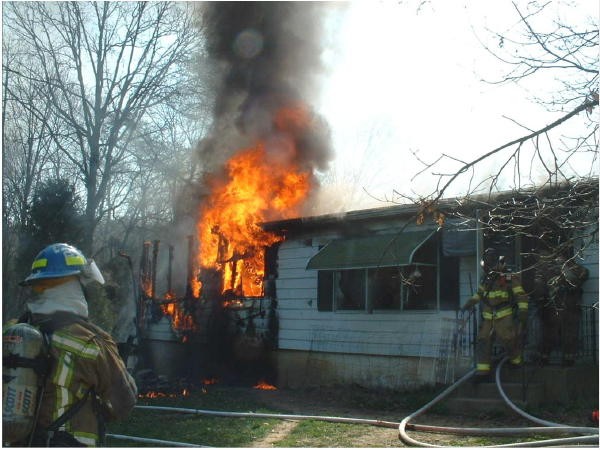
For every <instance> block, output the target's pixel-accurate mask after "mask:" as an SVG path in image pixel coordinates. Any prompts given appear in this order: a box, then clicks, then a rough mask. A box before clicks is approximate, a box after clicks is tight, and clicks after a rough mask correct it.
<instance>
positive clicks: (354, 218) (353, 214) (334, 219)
mask: <svg viewBox="0 0 600 450" xmlns="http://www.w3.org/2000/svg"><path fill="white" fill-rule="evenodd" d="M578 187H582V188H584V189H586V188H588V189H589V188H592V189H595V190H596V192H597V190H598V178H596V177H590V178H581V179H577V180H575V181H567V182H564V183H558V184H547V185H544V186H542V187H537V188H536V187H531V188H523V189H520V190H517V189H513V190H507V191H500V192H493V193H490V192H488V193H483V194H476V195H468V196H464V197H451V198H444V199H440V200H439V201H438V202H437V206H436V207H437V209H438V210H440V211H441V212H444V213H448V212H450V211H459V210H460V211H463V212H465V211H474V210H476V209H478V208H487V207H493V206H495V205H497V204H498V203H500V202H503V201H507V200H510V199H511V198H514V197H527V196H537V197H552V196H553V195H555V194H557V193H559V192H561V191H565V190H569V189H573V188H578ZM429 204H430V201H428V200H427V199H424V200H421V202H420V203H406V204H392V205H390V206H382V207H379V208H369V209H359V210H352V211H346V212H341V213H330V214H323V215H318V216H305V217H296V218H291V219H281V220H273V221H268V222H263V223H261V224H260V226H261V227H262V228H263V229H264V230H266V231H274V232H282V233H287V232H290V231H300V230H308V229H311V228H320V227H325V226H328V225H335V224H339V223H342V222H361V221H368V220H372V219H380V218H393V217H409V216H410V215H413V214H418V213H419V212H420V211H422V210H423V209H424V208H425V207H427V206H428V205H429Z"/></svg>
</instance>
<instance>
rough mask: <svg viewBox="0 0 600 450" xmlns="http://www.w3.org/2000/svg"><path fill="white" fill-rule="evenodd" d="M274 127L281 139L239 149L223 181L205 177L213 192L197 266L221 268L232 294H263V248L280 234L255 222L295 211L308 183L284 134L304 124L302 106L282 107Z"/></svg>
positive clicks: (199, 226) (202, 214) (203, 217)
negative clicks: (269, 230) (279, 133)
mask: <svg viewBox="0 0 600 450" xmlns="http://www.w3.org/2000/svg"><path fill="white" fill-rule="evenodd" d="M274 125H275V127H276V128H277V129H278V130H279V131H281V132H282V134H281V136H279V138H280V139H279V138H277V139H274V140H273V142H271V141H270V142H268V143H267V142H262V141H261V142H258V143H257V144H256V145H255V146H254V147H251V148H247V149H244V150H242V151H240V152H238V153H237V154H236V155H235V156H233V157H232V158H231V159H230V160H229V161H228V162H227V165H226V168H225V169H226V174H227V179H226V180H225V181H220V180H217V179H213V180H210V181H209V185H210V187H211V192H212V194H211V196H210V197H209V199H208V200H207V202H206V203H205V204H204V206H203V208H202V210H201V211H200V221H199V223H198V224H197V234H198V241H199V252H198V255H197V261H196V262H197V266H198V267H199V268H200V269H202V268H213V269H217V270H219V271H220V272H221V274H222V276H223V279H222V282H223V291H228V290H230V291H231V292H233V293H234V294H235V295H244V296H260V295H262V283H263V278H264V248H265V247H266V246H269V245H272V244H274V243H276V242H279V241H280V240H282V237H280V236H278V235H276V234H274V233H270V232H267V231H264V230H263V229H262V228H261V227H260V225H259V224H260V223H261V222H264V221H267V220H273V219H276V218H277V219H280V218H289V217H292V216H294V215H298V214H299V208H300V206H301V205H302V202H303V201H304V200H305V199H306V198H307V196H308V193H309V192H310V189H311V187H312V186H311V184H312V183H311V181H312V179H311V173H310V171H308V170H302V169H301V168H300V167H299V166H298V164H297V163H296V162H295V158H296V149H295V148H294V147H293V144H291V141H292V140H291V139H286V138H285V133H286V132H288V133H289V132H294V133H295V132H296V131H297V130H298V129H302V127H306V126H308V113H307V110H306V108H303V107H296V108H284V109H282V110H281V111H280V112H279V114H278V116H277V117H276V118H275V120H274ZM195 288H196V289H197V288H199V286H198V285H197V286H195Z"/></svg>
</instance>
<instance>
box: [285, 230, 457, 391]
mask: <svg viewBox="0 0 600 450" xmlns="http://www.w3.org/2000/svg"><path fill="white" fill-rule="evenodd" d="M330 239H331V236H329V237H327V238H323V239H311V240H304V239H290V240H287V241H284V242H283V243H282V244H281V245H280V247H279V256H278V278H277V280H276V288H277V300H278V313H279V350H278V352H277V367H278V374H279V380H278V383H279V384H280V385H282V386H285V385H288V386H294V385H297V384H299V383H301V384H304V385H306V384H307V383H314V384H317V385H319V384H324V383H328V384H336V383H346V382H353V383H360V384H364V385H368V386H373V387H383V386H386V387H408V386H415V385H420V384H428V383H433V382H435V377H434V375H435V371H434V367H435V365H436V358H437V357H438V353H439V349H440V342H441V339H442V336H446V335H447V333H448V329H449V326H450V325H452V326H453V325H454V318H455V313H454V312H453V311H441V312H430V311H404V312H400V311H398V312H392V311H373V312H372V313H368V312H366V311H336V312H331V311H318V310H317V271H315V270H306V265H307V263H308V261H309V259H310V258H311V257H312V256H314V255H315V254H317V252H318V251H319V245H320V244H324V243H326V242H327V241H329V240H330Z"/></svg>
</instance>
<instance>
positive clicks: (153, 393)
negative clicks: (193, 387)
mask: <svg viewBox="0 0 600 450" xmlns="http://www.w3.org/2000/svg"><path fill="white" fill-rule="evenodd" d="M189 395H190V392H189V390H188V389H185V388H184V389H183V390H182V391H181V393H180V394H176V393H173V392H169V393H167V392H160V391H149V392H146V393H145V394H138V397H139V398H176V397H179V396H181V397H188V396H189Z"/></svg>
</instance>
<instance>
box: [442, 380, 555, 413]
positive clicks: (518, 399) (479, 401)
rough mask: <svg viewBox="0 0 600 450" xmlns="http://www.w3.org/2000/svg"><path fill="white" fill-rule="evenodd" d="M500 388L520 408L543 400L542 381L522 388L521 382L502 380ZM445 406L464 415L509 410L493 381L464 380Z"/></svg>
mask: <svg viewBox="0 0 600 450" xmlns="http://www.w3.org/2000/svg"><path fill="white" fill-rule="evenodd" d="M502 389H503V390H504V393H505V394H506V395H507V397H508V398H509V399H510V401H511V402H513V403H514V404H515V405H516V406H517V407H519V408H521V409H525V410H526V409H527V408H528V407H533V406H538V405H539V404H540V403H541V402H542V401H543V400H544V385H543V384H542V383H529V384H528V385H527V387H526V389H524V387H523V384H522V383H515V382H503V383H502ZM446 407H447V408H448V409H449V410H450V411H451V412H454V413H460V414H464V415H470V414H476V415H478V414H481V413H492V412H508V411H511V409H510V407H509V406H508V405H507V404H506V402H505V401H504V400H503V399H502V397H501V396H500V393H499V392H498V387H497V386H496V383H495V382H482V383H471V382H466V383H465V384H463V385H462V386H461V387H460V388H458V389H457V391H456V392H455V393H454V395H453V396H451V397H450V398H449V399H448V400H447V401H446Z"/></svg>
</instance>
